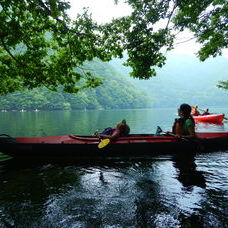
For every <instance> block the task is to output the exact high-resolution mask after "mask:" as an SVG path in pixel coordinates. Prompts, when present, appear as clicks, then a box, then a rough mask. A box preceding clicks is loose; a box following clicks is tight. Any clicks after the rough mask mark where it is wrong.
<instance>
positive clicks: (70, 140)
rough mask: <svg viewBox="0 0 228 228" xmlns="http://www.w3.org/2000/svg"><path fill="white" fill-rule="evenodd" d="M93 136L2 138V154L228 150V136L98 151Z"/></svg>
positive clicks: (133, 141) (146, 141)
mask: <svg viewBox="0 0 228 228" xmlns="http://www.w3.org/2000/svg"><path fill="white" fill-rule="evenodd" d="M98 143H99V140H98V139H97V138H95V137H92V136H71V135H66V136H53V137H32V138H15V139H13V138H0V152H3V153H5V154H7V155H10V156H12V157H15V158H24V157H30V158H31V157H46V158H52V157H58V158H65V157H74V158H76V159H106V158H120V159H122V158H140V157H151V156H155V155H158V154H171V155H172V154H177V153H180V154H183V153H195V152H212V151H219V150H226V149H228V133H197V138H196V139H191V140H186V139H177V138H175V137H173V136H154V135H146V134H144V135H131V136H129V137H121V138H118V140H116V141H113V142H111V143H110V144H108V145H107V146H106V147H104V148H102V149H99V148H98Z"/></svg>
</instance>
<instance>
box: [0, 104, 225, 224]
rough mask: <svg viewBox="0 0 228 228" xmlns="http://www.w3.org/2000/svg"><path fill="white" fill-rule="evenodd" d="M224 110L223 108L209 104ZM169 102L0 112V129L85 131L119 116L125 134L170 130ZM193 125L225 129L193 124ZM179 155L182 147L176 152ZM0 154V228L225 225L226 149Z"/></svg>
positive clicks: (41, 133)
mask: <svg viewBox="0 0 228 228" xmlns="http://www.w3.org/2000/svg"><path fill="white" fill-rule="evenodd" d="M210 110H211V111H216V112H218V113H225V114H226V116H228V115H227V114H228V109H226V108H216V109H214V110H213V108H210ZM176 113H177V111H176V108H156V109H146V110H142V109H140V110H89V111H40V112H2V113H0V120H1V121H0V129H1V133H4V134H9V135H11V136H13V137H17V136H51V135H64V134H93V132H95V131H96V130H102V129H104V128H106V127H112V126H115V125H116V123H117V122H119V121H121V120H122V119H126V120H127V122H128V124H129V126H130V127H131V133H155V131H156V128H157V126H160V127H161V128H162V129H163V130H164V131H166V130H171V127H172V123H173V120H174V118H177V115H176ZM196 129H197V131H208V132H210V131H213V132H215V131H216V132H218V131H219V132H223V131H228V121H224V124H222V125H213V124H198V125H197V127H196ZM183 153H184V151H183ZM5 158H6V157H5V156H3V155H0V160H2V161H1V162H0V228H5V227H23V228H26V227H39V228H40V227H53V228H58V227H59V228H60V227H61V228H62V227H66V228H68V227H72V228H73V227H105V228H106V227H108V228H109V227H219V228H221V227H228V223H227V218H228V187H227V186H228V153H227V151H225V152H220V151H217V152H214V153H209V154H197V155H196V156H195V157H191V158H184V159H177V158H175V157H172V156H168V155H165V156H156V157H151V159H149V160H142V161H140V160H128V161H106V162H77V163H76V162H73V161H64V162H54V161H53V162H50V161H49V162H45V161H43V162H36V161H34V162H31V161H30V162H29V161H24V162H21V161H20V162H18V161H17V160H14V159H11V160H7V161H4V159H5Z"/></svg>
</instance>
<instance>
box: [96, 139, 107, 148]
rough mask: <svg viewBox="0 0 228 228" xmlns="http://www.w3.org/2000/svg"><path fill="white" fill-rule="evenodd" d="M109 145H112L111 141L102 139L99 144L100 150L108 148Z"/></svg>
mask: <svg viewBox="0 0 228 228" xmlns="http://www.w3.org/2000/svg"><path fill="white" fill-rule="evenodd" d="M109 143H110V139H102V140H101V141H100V142H99V144H98V148H99V149H101V148H103V147H105V146H107V145H108V144H109Z"/></svg>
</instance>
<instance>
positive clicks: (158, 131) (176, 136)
mask: <svg viewBox="0 0 228 228" xmlns="http://www.w3.org/2000/svg"><path fill="white" fill-rule="evenodd" d="M161 133H163V134H166V135H170V136H173V137H175V138H178V139H182V140H184V141H189V140H188V139H186V138H184V137H181V136H178V135H175V134H173V133H171V132H168V131H167V132H165V131H163V130H162V129H161V127H159V126H157V131H156V135H159V134H161Z"/></svg>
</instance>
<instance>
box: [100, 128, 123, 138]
mask: <svg viewBox="0 0 228 228" xmlns="http://www.w3.org/2000/svg"><path fill="white" fill-rule="evenodd" d="M96 136H97V137H99V138H102V139H110V140H114V139H116V138H118V137H119V136H120V131H119V130H114V131H113V133H112V135H104V134H97V135H96Z"/></svg>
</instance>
